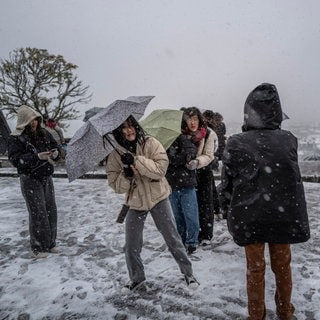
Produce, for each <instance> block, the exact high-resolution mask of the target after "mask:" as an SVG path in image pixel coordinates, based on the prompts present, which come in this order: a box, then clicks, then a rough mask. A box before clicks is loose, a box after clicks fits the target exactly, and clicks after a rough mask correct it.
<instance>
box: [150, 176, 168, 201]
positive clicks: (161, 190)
mask: <svg viewBox="0 0 320 320" xmlns="http://www.w3.org/2000/svg"><path fill="white" fill-rule="evenodd" d="M150 190H151V200H152V201H153V202H156V201H157V200H158V199H160V198H161V197H162V196H163V195H164V194H165V192H166V190H165V185H164V183H163V182H162V181H159V180H151V182H150Z"/></svg>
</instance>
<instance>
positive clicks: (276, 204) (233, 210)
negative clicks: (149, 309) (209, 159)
mask: <svg viewBox="0 0 320 320" xmlns="http://www.w3.org/2000/svg"><path fill="white" fill-rule="evenodd" d="M281 122H282V110H281V105H280V99H279V95H278V92H277V89H276V87H275V86H274V85H272V84H268V83H264V84H261V85H259V86H258V87H256V88H255V89H254V90H253V91H252V92H251V93H250V94H249V96H248V98H247V100H246V102H245V106H244V124H243V127H242V130H243V132H242V133H240V134H236V135H233V136H232V137H230V138H229V139H228V141H227V145H226V149H225V152H224V154H223V158H222V162H223V167H222V181H221V200H222V201H221V204H222V207H223V208H224V210H225V211H227V223H228V228H229V232H230V233H231V235H232V236H233V239H234V241H235V242H236V243H237V244H238V245H239V246H244V249H245V254H246V261H247V295H248V312H249V319H250V320H258V319H259V320H261V319H265V317H266V307H265V299H264V289H265V282H264V281H265V280H264V274H265V265H266V263H265V258H264V248H265V244H266V243H267V244H268V247H269V254H270V263H271V268H272V271H273V272H274V274H275V280H276V288H275V302H276V309H277V310H276V311H277V314H278V315H279V317H280V319H282V320H283V319H285V320H289V319H293V313H294V310H295V308H294V306H293V305H292V303H291V291H292V276H291V266H290V261H291V250H290V244H293V243H299V242H305V241H307V240H308V239H309V238H310V230H309V222H308V214H307V209H306V202H305V195H304V188H303V184H302V181H301V176H300V170H299V166H298V156H297V138H296V137H295V136H294V135H293V134H292V133H291V132H290V131H286V130H282V129H281V127H280V126H281Z"/></svg>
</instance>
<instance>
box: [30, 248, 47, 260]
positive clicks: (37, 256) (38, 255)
mask: <svg viewBox="0 0 320 320" xmlns="http://www.w3.org/2000/svg"><path fill="white" fill-rule="evenodd" d="M48 255H49V253H48V252H39V251H33V250H31V258H35V259H44V258H47V257H48Z"/></svg>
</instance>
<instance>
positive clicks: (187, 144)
mask: <svg viewBox="0 0 320 320" xmlns="http://www.w3.org/2000/svg"><path fill="white" fill-rule="evenodd" d="M167 154H168V158H169V163H170V167H174V168H178V167H185V166H186V164H187V163H188V162H189V161H190V160H192V159H195V158H196V156H197V147H196V146H195V145H194V144H193V143H192V142H191V141H190V140H189V139H188V138H187V137H186V135H183V134H182V135H180V136H179V137H178V138H177V139H176V140H175V141H174V143H173V144H172V145H171V146H170V148H169V149H168V151H167Z"/></svg>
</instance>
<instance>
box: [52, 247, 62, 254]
mask: <svg viewBox="0 0 320 320" xmlns="http://www.w3.org/2000/svg"><path fill="white" fill-rule="evenodd" d="M49 251H50V253H60V252H61V250H60V248H59V247H57V246H55V247H53V248H51V249H49Z"/></svg>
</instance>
